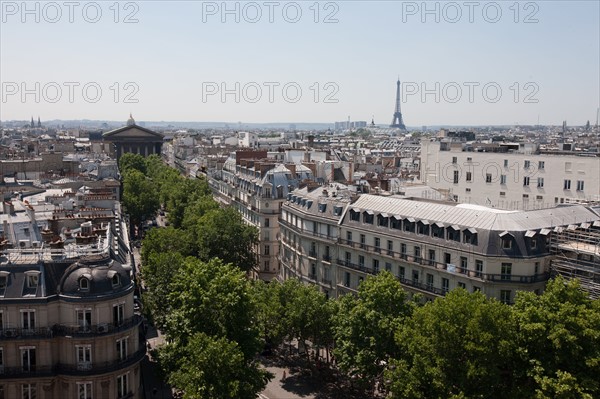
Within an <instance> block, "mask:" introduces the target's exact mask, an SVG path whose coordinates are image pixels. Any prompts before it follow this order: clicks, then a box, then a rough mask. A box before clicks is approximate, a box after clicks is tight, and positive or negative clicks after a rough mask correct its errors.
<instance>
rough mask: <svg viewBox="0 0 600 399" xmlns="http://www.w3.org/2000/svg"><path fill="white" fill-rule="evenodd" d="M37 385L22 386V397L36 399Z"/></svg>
mask: <svg viewBox="0 0 600 399" xmlns="http://www.w3.org/2000/svg"><path fill="white" fill-rule="evenodd" d="M35 388H36V387H35V384H23V385H21V397H22V398H23V399H36V389H35Z"/></svg>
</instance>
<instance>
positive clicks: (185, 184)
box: [165, 179, 214, 228]
mask: <svg viewBox="0 0 600 399" xmlns="http://www.w3.org/2000/svg"><path fill="white" fill-rule="evenodd" d="M209 196H211V193H210V189H209V188H208V184H207V183H206V182H205V181H204V180H200V179H185V180H182V181H178V182H177V183H176V184H175V185H174V186H172V187H170V193H169V195H168V197H167V196H166V195H165V198H166V200H167V211H168V212H169V221H170V222H171V224H172V225H173V226H175V227H178V228H179V227H181V226H182V224H183V219H184V216H185V211H186V209H187V208H188V206H190V204H193V203H194V202H195V201H197V200H198V199H199V198H202V197H209ZM210 198H211V199H212V197H210ZM213 201H214V200H213Z"/></svg>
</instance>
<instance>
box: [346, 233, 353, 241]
mask: <svg viewBox="0 0 600 399" xmlns="http://www.w3.org/2000/svg"><path fill="white" fill-rule="evenodd" d="M346 241H347V243H348V244H352V232H351V231H347V232H346Z"/></svg>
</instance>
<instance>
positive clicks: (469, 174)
mask: <svg viewBox="0 0 600 399" xmlns="http://www.w3.org/2000/svg"><path fill="white" fill-rule="evenodd" d="M467 181H473V174H472V173H471V172H467Z"/></svg>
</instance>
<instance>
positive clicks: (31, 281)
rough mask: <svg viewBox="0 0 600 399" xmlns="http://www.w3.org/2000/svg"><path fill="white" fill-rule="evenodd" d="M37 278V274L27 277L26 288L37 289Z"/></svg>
mask: <svg viewBox="0 0 600 399" xmlns="http://www.w3.org/2000/svg"><path fill="white" fill-rule="evenodd" d="M38 279H39V276H38V275H37V274H28V275H27V288H37V286H38Z"/></svg>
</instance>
